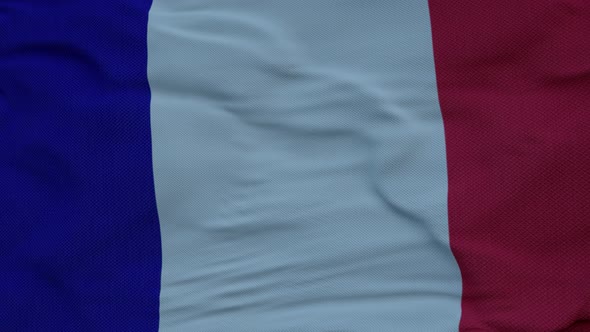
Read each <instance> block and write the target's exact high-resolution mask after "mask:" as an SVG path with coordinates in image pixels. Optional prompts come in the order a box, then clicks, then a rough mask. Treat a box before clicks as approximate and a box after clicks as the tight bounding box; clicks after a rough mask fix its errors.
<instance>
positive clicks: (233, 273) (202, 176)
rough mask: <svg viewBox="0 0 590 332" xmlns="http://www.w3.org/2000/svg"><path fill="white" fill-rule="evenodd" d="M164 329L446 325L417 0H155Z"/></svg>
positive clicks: (448, 288)
mask: <svg viewBox="0 0 590 332" xmlns="http://www.w3.org/2000/svg"><path fill="white" fill-rule="evenodd" d="M148 76H149V81H150V87H151V91H152V104H151V125H152V140H153V142H152V143H153V162H154V178H155V187H156V199H157V204H158V213H159V218H160V224H161V232H162V259H163V267H162V290H161V308H160V316H161V317H160V328H161V330H162V331H257V332H262V331H456V330H457V329H458V324H459V317H460V299H461V277H460V272H459V269H458V266H457V264H456V262H455V260H454V258H453V256H452V253H451V250H450V247H449V237H448V223H447V173H446V160H445V145H444V132H443V123H442V118H441V114H440V109H439V105H438V99H437V93H436V81H435V73H434V60H433V55H432V42H431V35H430V23H429V16H428V7H427V1H426V0H423V1H404V2H396V1H388V2H384V1H383V2H382V1H379V2H375V3H366V4H365V3H361V2H358V1H316V0H301V1H274V2H265V1H260V2H244V1H240V0H223V1H221V0H220V1H215V2H210V3H206V2H199V4H195V2H194V1H186V0H184V1H182V0H155V1H154V4H153V6H152V9H151V12H150V18H149V26H148Z"/></svg>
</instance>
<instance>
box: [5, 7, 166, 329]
mask: <svg viewBox="0 0 590 332" xmlns="http://www.w3.org/2000/svg"><path fill="white" fill-rule="evenodd" d="M150 5H151V1H149V0H109V1H80V0H57V1H47V0H2V1H1V2H0V331H142V332H144V331H146V332H147V331H157V329H158V302H159V287H160V269H161V254H160V232H159V225H158V217H157V212H156V204H155V197H154V188H153V174H152V162H151V141H150V124H149V120H150V114H149V105H150V91H149V85H148V81H147V74H146V68H147V47H146V33H147V32H146V29H147V21H148V11H149V8H150Z"/></svg>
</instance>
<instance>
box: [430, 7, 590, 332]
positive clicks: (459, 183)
mask: <svg viewBox="0 0 590 332" xmlns="http://www.w3.org/2000/svg"><path fill="white" fill-rule="evenodd" d="M430 10H431V19H432V27H433V38H434V53H435V62H436V71H437V77H438V78H437V79H438V86H439V94H440V103H441V108H442V112H443V118H444V122H445V132H446V140H447V154H448V171H449V223H450V225H449V229H450V237H451V247H452V249H453V252H454V254H455V256H456V258H457V260H458V263H459V266H460V268H461V273H462V277H463V303H462V310H463V313H462V318H461V324H460V326H461V331H534V332H542V331H590V1H589V0H487V1H473V0H453V1H449V0H431V1H430Z"/></svg>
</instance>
